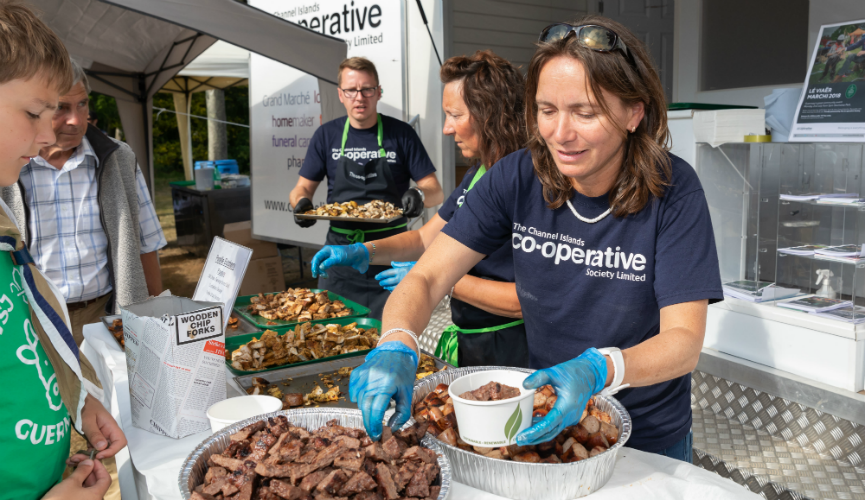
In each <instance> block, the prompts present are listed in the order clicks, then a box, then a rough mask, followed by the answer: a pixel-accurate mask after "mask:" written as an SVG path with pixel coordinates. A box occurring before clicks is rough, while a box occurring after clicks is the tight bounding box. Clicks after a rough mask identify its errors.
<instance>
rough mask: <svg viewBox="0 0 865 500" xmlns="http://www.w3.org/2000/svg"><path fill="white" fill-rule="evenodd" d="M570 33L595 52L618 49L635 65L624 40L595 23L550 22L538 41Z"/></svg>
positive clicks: (563, 37) (545, 41) (557, 37)
mask: <svg viewBox="0 0 865 500" xmlns="http://www.w3.org/2000/svg"><path fill="white" fill-rule="evenodd" d="M571 33H573V34H574V36H576V37H577V43H579V44H580V46H582V47H585V48H587V49H589V50H594V51H597V52H612V51H614V50H620V51H622V53H623V54H624V55H625V56H626V57H627V58H628V61H630V63H631V65H632V66H634V67H636V62H635V61H634V56H633V55H631V51H629V50H628V47H627V46H626V45H625V42H623V41H622V39H621V38H620V37H619V35H618V34H616V32H615V31H613V30H611V29H609V28H604V27H603V26H598V25H596V24H584V25H581V26H574V25H572V24H568V23H556V24H551V25H549V26H547V27H546V28H544V30H543V31H541V36H539V37H538V43H554V42H557V41H559V40H563V39H565V38H567V37H568V36H569V35H570V34H571Z"/></svg>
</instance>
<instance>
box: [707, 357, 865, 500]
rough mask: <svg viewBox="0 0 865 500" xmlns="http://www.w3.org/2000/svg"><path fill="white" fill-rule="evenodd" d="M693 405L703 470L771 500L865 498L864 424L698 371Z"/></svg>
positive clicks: (741, 370)
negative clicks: (737, 483)
mask: <svg viewBox="0 0 865 500" xmlns="http://www.w3.org/2000/svg"><path fill="white" fill-rule="evenodd" d="M701 363H702V361H701ZM744 368H747V367H745V366H742V367H740V372H746V370H745V369H744ZM745 376H747V375H745ZM691 407H692V410H693V415H694V423H693V430H694V452H695V455H696V456H697V462H696V463H697V464H698V465H701V466H704V467H705V468H707V469H710V470H715V471H716V472H719V473H721V474H722V475H726V476H727V477H731V478H733V479H736V480H737V481H738V482H740V483H741V484H745V485H746V486H748V487H749V488H751V489H752V490H753V491H758V492H762V493H763V494H764V496H766V498H768V499H770V500H772V499H774V498H802V497H811V498H827V499H829V498H833V499H835V498H837V499H853V498H865V463H863V458H865V426H861V425H859V424H857V423H855V422H850V421H848V420H845V419H843V418H840V417H838V416H835V415H832V414H829V413H825V412H821V411H818V410H815V409H813V408H809V407H808V406H806V405H803V404H800V403H796V402H793V401H790V400H788V399H785V398H783V397H778V396H777V395H772V394H769V393H766V392H762V391H759V390H756V389H754V388H752V387H749V386H747V385H743V384H741V383H737V382H734V381H730V380H726V379H724V378H720V377H717V376H713V375H709V374H707V373H704V372H702V371H699V370H698V371H695V372H694V373H693V374H692V378H691ZM860 411H862V410H861V409H860ZM784 490H790V493H789V495H793V496H789V497H785V495H788V494H787V493H784Z"/></svg>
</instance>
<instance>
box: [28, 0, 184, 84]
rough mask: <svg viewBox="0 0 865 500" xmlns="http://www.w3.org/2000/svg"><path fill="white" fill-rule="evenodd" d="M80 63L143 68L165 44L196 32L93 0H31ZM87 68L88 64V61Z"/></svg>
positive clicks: (135, 69) (121, 68)
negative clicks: (96, 62)
mask: <svg viewBox="0 0 865 500" xmlns="http://www.w3.org/2000/svg"><path fill="white" fill-rule="evenodd" d="M30 3H31V4H33V5H34V6H35V7H36V8H38V9H39V10H40V11H41V12H42V19H43V20H44V21H45V23H46V24H48V25H49V26H51V29H53V30H54V31H55V32H56V33H57V34H58V35H59V36H60V38H62V39H63V43H65V44H66V48H67V50H69V52H70V53H71V54H73V55H74V56H76V57H77V58H78V59H79V61H81V62H82V63H85V64H86V63H90V62H93V61H98V62H100V63H102V64H105V65H108V66H112V67H114V68H117V69H119V70H123V71H129V72H140V71H143V70H144V69H145V68H146V67H147V66H148V65H149V64H150V63H151V62H152V61H153V59H154V58H155V57H156V56H157V55H158V54H159V53H160V52H162V51H163V50H164V49H165V48H166V46H167V45H170V44H171V42H173V41H175V40H180V39H183V38H186V37H189V36H192V35H195V34H196V32H195V31H192V30H190V29H187V28H183V27H180V26H177V25H175V24H171V23H167V22H165V21H162V20H159V19H155V18H152V17H148V16H143V15H141V14H138V13H136V12H131V11H128V10H126V9H122V8H120V7H114V6H111V5H108V4H105V3H102V2H99V1H95V0H30ZM87 66H88V67H89V64H87Z"/></svg>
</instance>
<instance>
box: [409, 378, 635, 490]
mask: <svg viewBox="0 0 865 500" xmlns="http://www.w3.org/2000/svg"><path fill="white" fill-rule="evenodd" d="M500 369H502V367H500V366H476V367H470V368H454V369H452V370H445V371H442V372H439V373H436V374H434V375H430V376H429V377H426V378H424V379H422V380H420V381H419V382H417V383H416V384H415V388H414V398H413V400H414V401H418V400H420V399H422V398H423V397H425V396H426V395H427V394H429V393H430V392H431V391H432V390H433V389H435V387H436V386H437V385H438V384H441V383H445V384H450V383H451V382H452V381H453V380H456V379H457V378H459V377H461V376H463V375H466V374H468V373H474V372H480V371H487V370H500ZM510 369H511V370H515V371H520V372H524V373H531V372H533V371H534V370H529V369H526V368H510ZM595 401H596V403H597V405H598V408H600V409H601V410H603V411H606V412H608V413H609V414H610V417H612V423H613V424H615V425H616V427H618V428H619V431H620V437H619V441H618V442H617V443H616V444H615V445H613V446H612V447H611V448H610V449H609V450H608V451H606V452H604V453H601V454H600V455H598V456H596V457H593V458H589V459H586V460H581V461H579V462H572V463H569V464H531V463H524V462H513V461H510V460H496V459H492V458H487V457H484V456H482V455H477V454H475V453H470V452H468V451H464V450H461V449H459V448H457V447H455V446H450V445H448V444H445V443H442V442H440V441H439V445H440V446H441V448H442V450H444V453H445V454H446V455H447V456H448V458H450V461H451V464H452V466H453V471H454V472H453V474H454V476H453V479H454V481H458V482H460V483H464V484H467V485H469V486H471V487H473V488H477V489H479V490H483V491H488V492H490V493H493V494H495V495H499V496H503V497H507V498H514V499H518V500H528V499H544V500H557V499H561V500H569V499H572V498H579V497H584V496H586V495H588V494H590V493H593V492H595V491H597V490H598V489H600V488H602V487H603V486H604V485H605V484H606V483H607V481H609V479H610V477H611V476H612V475H613V468H614V467H615V465H616V455H617V454H618V452H619V449H620V448H621V447H622V446H624V444H625V443H626V442H627V441H628V438H630V437H631V416H630V415H628V412H627V411H626V410H625V408H624V406H622V404H621V403H619V402H618V401H616V400H615V399H614V398H612V397H604V396H601V395H597V396H595ZM413 421H414V420H413V419H412V420H410V421H409V423H412V422H413ZM427 437H428V438H429V437H431V436H430V435H429V434H428V435H427Z"/></svg>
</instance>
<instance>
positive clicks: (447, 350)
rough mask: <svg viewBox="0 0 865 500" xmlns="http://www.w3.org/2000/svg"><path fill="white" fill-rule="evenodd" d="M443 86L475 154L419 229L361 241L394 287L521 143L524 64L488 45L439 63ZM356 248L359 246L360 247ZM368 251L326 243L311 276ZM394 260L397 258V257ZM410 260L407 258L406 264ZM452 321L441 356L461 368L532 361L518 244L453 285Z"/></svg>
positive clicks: (455, 123)
mask: <svg viewBox="0 0 865 500" xmlns="http://www.w3.org/2000/svg"><path fill="white" fill-rule="evenodd" d="M440 74H441V80H442V83H444V84H445V87H444V95H443V96H442V107H443V109H444V112H445V124H444V130H443V132H444V134H445V135H451V136H453V137H454V140H455V141H456V144H457V146H458V147H459V148H460V150H461V151H462V154H463V156H465V157H466V158H471V159H477V160H478V164H476V165H475V166H474V167H472V168H471V169H469V171H468V172H467V173H466V175H465V177H464V178H463V181H462V182H461V183H460V185H459V186H457V188H456V189H455V190H454V192H453V193H451V195H450V197H448V199H447V200H445V202H444V204H443V205H442V208H441V209H440V210H439V211H438V214H437V215H435V216H433V218H432V220H430V221H429V222H427V223H426V224H424V226H423V227H422V228H421V229H420V230H418V231H407V232H404V233H402V234H398V235H395V236H391V237H388V238H384V239H381V240H376V241H374V242H367V243H364V245H365V246H366V250H367V251H368V252H369V254H368V255H369V256H370V257H371V258H369V257H366V255H364V257H365V258H369V263H370V264H385V265H386V264H392V265H393V268H392V269H388V270H386V271H383V272H381V273H379V274H378V275H376V279H378V280H379V283H380V284H381V286H383V287H384V288H386V289H388V290H393V289H394V288H395V287H396V286H397V284H398V283H399V282H400V280H401V279H402V278H403V277H404V276H405V275H406V274H407V273H408V271H409V270H410V269H411V267H412V266H413V265H414V264H415V263H414V262H410V261H414V260H415V259H417V258H419V257H420V256H421V254H423V252H424V250H425V249H426V247H428V246H429V245H430V244H431V243H432V242H433V240H434V239H435V237H436V236H438V234H439V233H440V232H441V230H442V228H443V227H445V224H447V222H448V221H449V220H451V217H453V215H454V213H455V212H456V211H458V209H459V207H460V206H461V205H462V203H463V199H464V198H465V195H466V193H468V192H469V191H471V190H472V189H473V188H474V186H475V185H476V183H477V182H478V181H479V180H480V179H481V177H483V176H484V175H485V173H486V172H487V170H488V169H489V168H490V166H492V165H494V164H496V163H497V162H498V161H499V160H500V159H501V158H503V157H504V156H506V155H507V154H509V153H512V152H514V151H516V150H518V149H519V148H521V147H523V146H524V145H525V142H526V131H525V121H524V115H523V111H524V104H523V98H524V78H523V75H522V73H520V70H519V69H517V68H516V67H515V66H513V65H512V64H511V63H510V62H508V61H507V60H505V59H503V58H501V57H499V56H497V55H495V54H493V53H492V52H491V51H478V52H476V53H475V54H474V55H472V56H470V57H467V56H456V57H451V58H450V59H448V60H447V61H445V63H444V65H442V68H441V73H440ZM357 246H358V247H359V245H357ZM353 250H354V251H355V252H362V251H363V249H361V248H357V247H355V249H352V248H351V247H350V246H348V245H346V246H338V247H334V246H329V247H325V248H323V249H322V250H321V251H319V252H318V253H317V254H316V255H315V257H314V258H313V260H312V269H313V273H314V274H320V273H322V272H323V271H326V270H327V269H328V268H329V267H331V266H349V265H351V264H352V262H353V259H352V253H353ZM394 261H395V262H394ZM406 261H409V262H406ZM450 296H451V301H450V306H451V315H452V318H453V322H454V326H452V327H449V328H448V329H447V330H445V332H444V334H443V335H442V337H441V340H440V342H439V346H438V348H437V349H436V355H437V356H440V357H442V358H444V359H445V360H447V361H449V362H450V363H452V364H454V365H459V366H482V365H500V366H520V367H528V366H529V351H528V345H527V343H526V329H525V323H524V321H523V320H522V310H521V308H520V302H519V300H518V299H517V293H516V287H515V285H514V263H513V249H512V248H511V246H510V245H509V244H507V243H506V242H504V244H500V245H499V248H498V249H496V250H494V251H492V252H490V253H489V255H488V257H487V258H486V259H484V260H483V261H481V262H478V263H477V265H475V266H474V268H472V269H471V270H470V271H469V272H468V274H466V275H465V276H463V277H462V278H461V279H460V280H459V281H458V282H457V283H456V284H455V285H454V286H453V288H452V289H451V290H450Z"/></svg>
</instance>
